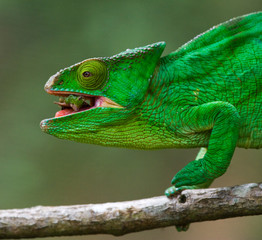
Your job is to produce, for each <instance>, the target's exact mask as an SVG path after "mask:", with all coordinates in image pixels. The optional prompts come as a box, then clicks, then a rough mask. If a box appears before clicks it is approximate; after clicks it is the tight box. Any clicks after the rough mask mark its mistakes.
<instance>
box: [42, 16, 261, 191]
mask: <svg viewBox="0 0 262 240" xmlns="http://www.w3.org/2000/svg"><path fill="white" fill-rule="evenodd" d="M164 48H165V43H164V42H158V43H155V44H151V45H148V46H145V47H140V48H135V49H127V50H126V51H124V52H121V53H119V54H117V55H114V56H112V57H101V58H91V59H87V60H84V61H82V62H80V63H77V64H75V65H72V66H71V67H68V68H65V69H63V70H60V71H59V72H58V73H56V74H55V75H54V76H52V77H51V78H50V79H49V80H48V82H47V83H46V85H45V90H46V91H47V92H48V93H49V94H53V95H57V96H60V97H62V98H61V99H60V102H59V103H58V104H59V105H61V106H62V110H61V111H59V112H57V113H56V117H54V118H50V119H45V120H43V121H42V122H41V128H42V130H43V131H44V132H46V133H49V134H51V135H53V136H56V137H59V138H63V139H69V140H74V141H78V142H84V143H91V144H99V145H104V146H113V147H126V148H137V149H159V148H196V147H201V149H200V152H199V154H198V156H197V158H196V159H195V160H194V161H192V162H190V163H189V164H188V165H186V166H185V167H184V168H183V169H182V170H180V171H179V172H178V173H177V174H176V175H175V177H174V178H173V180H172V184H173V185H172V186H171V187H170V188H168V189H167V190H166V192H165V193H166V195H167V196H171V195H173V194H175V193H176V192H177V191H179V190H182V189H194V188H202V187H208V186H209V185H210V184H211V183H212V181H213V180H214V179H215V178H217V177H219V176H221V175H222V174H224V173H225V172H226V170H227V168H228V166H229V164H230V161H231V158H232V155H233V153H234V150H235V148H236V146H237V147H241V148H257V149H258V148H261V147H262V13H261V12H258V13H252V14H249V15H244V16H240V17H237V18H234V19H231V20H229V21H227V22H225V23H222V24H220V25H217V26H215V27H213V28H211V29H210V30H208V31H207V32H204V33H203V34H201V35H199V36H197V37H195V38H194V39H193V40H191V41H189V42H188V43H186V44H185V45H183V46H182V47H180V48H179V49H178V50H176V51H174V52H172V53H170V54H169V55H167V56H164V57H161V54H162V52H163V50H164Z"/></svg>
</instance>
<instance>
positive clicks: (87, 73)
mask: <svg viewBox="0 0 262 240" xmlns="http://www.w3.org/2000/svg"><path fill="white" fill-rule="evenodd" d="M82 75H83V77H85V78H87V77H90V76H91V73H90V72H88V71H85V72H83V73H82Z"/></svg>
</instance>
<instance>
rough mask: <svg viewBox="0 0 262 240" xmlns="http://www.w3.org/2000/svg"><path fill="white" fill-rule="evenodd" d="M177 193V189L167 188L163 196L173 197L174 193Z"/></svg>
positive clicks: (173, 187)
mask: <svg viewBox="0 0 262 240" xmlns="http://www.w3.org/2000/svg"><path fill="white" fill-rule="evenodd" d="M177 192H178V189H177V188H176V187H175V186H172V187H169V188H168V189H167V190H166V191H165V195H166V196H167V197H172V196H174V195H175V194H176V193H177Z"/></svg>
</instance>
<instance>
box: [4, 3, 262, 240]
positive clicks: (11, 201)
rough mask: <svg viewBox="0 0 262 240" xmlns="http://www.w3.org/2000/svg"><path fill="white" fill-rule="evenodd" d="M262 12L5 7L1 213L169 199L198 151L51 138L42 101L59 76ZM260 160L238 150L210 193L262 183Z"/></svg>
mask: <svg viewBox="0 0 262 240" xmlns="http://www.w3.org/2000/svg"><path fill="white" fill-rule="evenodd" d="M261 7H262V2H261V0H248V1H246V0H219V1H218V0H217V1H211V0H200V1H196V0H183V1H182V0H162V1H158V0H150V1H146V0H132V1H131V0H128V1H121V0H110V1H108V0H98V1H89V0H86V1H83V0H55V1H54V0H45V1H40V0H0V33H1V37H0V56H1V57H0V84H1V94H0V104H1V116H0V128H1V130H0V131H1V138H0V156H1V157H0V208H1V209H8V208H24V207H30V206H35V205H67V204H87V203H102V202H109V201H124V200H134V199H141V198H147V197H153V196H158V195H163V192H164V190H165V188H167V187H168V186H169V184H170V180H171V179H172V177H173V175H174V174H175V173H176V172H177V171H178V170H180V169H181V168H182V167H183V166H185V165H186V164H187V163H188V162H189V161H191V160H192V159H194V158H195V155H196V153H197V149H193V150H188V149H187V150H179V149H171V150H170V149H169V150H157V151H141V150H127V149H119V148H105V147H101V146H93V145H85V144H80V143H74V142H69V141H65V140H60V139H56V138H54V137H52V136H49V135H46V134H44V133H42V132H41V130H40V128H39V122H40V121H41V120H42V119H44V118H48V117H52V116H54V114H55V112H56V111H57V110H58V109H59V108H58V107H57V106H56V105H54V104H53V103H52V102H53V101H54V100H56V99H55V98H54V97H52V96H49V95H47V94H46V93H45V92H44V90H43V86H44V84H45V82H46V81H47V79H48V78H49V76H50V75H52V74H54V73H56V72H57V71H58V70H59V69H61V68H64V67H67V66H69V65H72V64H74V63H76V62H79V61H81V60H83V59H86V58H89V57H99V56H111V55H113V54H116V53H118V52H120V51H123V50H125V49H126V48H133V47H138V46H144V45H147V44H150V43H153V42H157V41H162V40H164V41H166V42H167V47H166V50H165V53H164V54H168V53H169V52H171V51H173V50H175V49H176V48H178V47H179V46H180V45H182V44H183V43H185V42H187V41H189V40H190V39H192V38H193V37H194V36H196V35H198V34H199V33H201V32H203V31H205V30H207V29H209V28H210V27H212V26H213V25H215V24H218V23H221V22H223V21H226V20H228V19H230V18H232V17H235V16H239V15H242V14H247V13H250V12H254V11H259V10H261ZM261 160H262V150H244V149H237V150H236V152H235V155H234V157H233V160H232V164H231V165H230V168H229V170H228V171H227V173H226V174H225V175H224V176H223V177H221V178H219V179H218V180H217V181H215V183H214V184H213V185H212V186H214V187H219V186H229V185H236V184H243V183H248V182H259V181H261V169H262V161H261ZM261 226H262V216H254V217H243V218H235V219H229V220H219V221H212V222H204V223H195V224H191V227H190V229H189V230H188V231H187V232H186V233H178V232H176V230H175V227H169V228H165V229H157V230H152V231H145V232H140V233H133V234H128V235H126V236H122V237H118V238H117V239H119V240H134V239H136V240H140V239H141V240H144V239H151V240H159V239H165V240H168V239H180V240H188V239H195V240H198V239H213V240H220V239H223V240H227V239H230V240H232V239H237V240H246V239H252V240H260V239H261V238H262V227H261ZM48 239H56V238H48ZM57 239H58V238H57ZM59 239H60V240H64V239H68V240H70V239H79V240H81V239H89V240H91V239H92V240H100V239H103V240H111V239H116V237H113V236H106V235H97V236H82V237H63V238H59Z"/></svg>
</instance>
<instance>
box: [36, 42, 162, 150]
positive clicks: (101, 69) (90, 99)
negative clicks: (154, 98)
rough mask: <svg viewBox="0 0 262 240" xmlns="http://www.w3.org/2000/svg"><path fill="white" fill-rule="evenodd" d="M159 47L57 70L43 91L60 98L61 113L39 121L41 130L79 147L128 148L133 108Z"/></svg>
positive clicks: (136, 108) (141, 97)
mask: <svg viewBox="0 0 262 240" xmlns="http://www.w3.org/2000/svg"><path fill="white" fill-rule="evenodd" d="M164 47H165V43H164V42H159V43H155V44H151V45H148V46H145V47H140V48H135V49H127V50H126V51H124V52H121V53H119V54H117V55H114V56H112V57H104V58H91V59H87V60H84V61H82V62H80V63H77V64H75V65H72V66H70V67H68V68H65V69H62V70H60V71H59V72H58V73H56V74H55V75H53V76H52V77H50V79H49V80H48V82H47V83H46V85H45V90H46V92H47V93H49V94H52V95H56V96H58V97H60V98H59V102H57V104H58V105H60V106H61V108H62V109H61V110H60V111H58V112H57V113H56V115H55V117H54V118H50V119H45V120H43V121H42V122H41V123H40V126H41V129H42V130H43V131H44V132H46V133H49V134H51V135H54V136H56V137H59V138H64V139H70V140H75V141H79V142H86V143H94V144H100V145H114V146H126V145H128V144H131V143H125V140H126V139H127V138H131V137H132V134H131V132H130V131H131V129H132V126H133V125H132V124H137V122H139V107H140V105H141V103H142V101H143V100H144V98H145V95H146V92H147V89H148V86H149V82H150V80H151V79H152V77H153V75H154V71H155V68H156V66H157V64H158V63H159V59H160V56H161V54H162V52H163V50H164ZM134 119H136V120H134ZM136 134H138V133H136ZM141 134H143V133H141ZM126 142H130V141H126ZM133 147H135V146H133Z"/></svg>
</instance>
